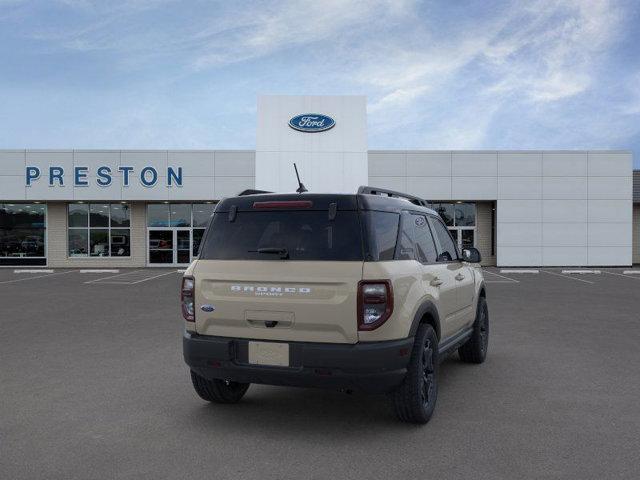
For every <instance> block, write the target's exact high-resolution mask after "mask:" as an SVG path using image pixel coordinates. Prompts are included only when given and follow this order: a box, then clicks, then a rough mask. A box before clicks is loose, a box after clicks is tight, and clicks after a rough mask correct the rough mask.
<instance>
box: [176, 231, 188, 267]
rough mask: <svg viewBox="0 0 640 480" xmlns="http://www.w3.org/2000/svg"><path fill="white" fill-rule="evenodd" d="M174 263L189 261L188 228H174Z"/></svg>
mask: <svg viewBox="0 0 640 480" xmlns="http://www.w3.org/2000/svg"><path fill="white" fill-rule="evenodd" d="M175 233H176V242H175V245H176V252H175V256H176V259H177V260H176V263H178V264H189V263H191V231H190V230H176V232H175Z"/></svg>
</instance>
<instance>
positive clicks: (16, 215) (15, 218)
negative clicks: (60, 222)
mask: <svg viewBox="0 0 640 480" xmlns="http://www.w3.org/2000/svg"><path fill="white" fill-rule="evenodd" d="M45 218H46V206H45V205H41V204H35V203H0V257H16V258H20V257H44V256H45V225H46V220H45Z"/></svg>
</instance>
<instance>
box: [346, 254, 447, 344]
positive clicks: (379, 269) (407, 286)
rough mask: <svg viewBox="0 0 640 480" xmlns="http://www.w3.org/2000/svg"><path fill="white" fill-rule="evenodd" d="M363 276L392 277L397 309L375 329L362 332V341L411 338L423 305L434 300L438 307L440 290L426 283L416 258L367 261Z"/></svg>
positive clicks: (365, 278) (389, 278)
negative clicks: (416, 316) (413, 326)
mask: <svg viewBox="0 0 640 480" xmlns="http://www.w3.org/2000/svg"><path fill="white" fill-rule="evenodd" d="M362 278H363V280H384V279H388V280H391V284H392V286H393V313H392V314H391V317H390V318H389V319H388V320H387V321H386V322H385V323H384V324H382V325H381V326H380V327H378V328H377V329H375V330H371V331H365V332H358V339H359V341H361V342H377V341H384V340H396V339H400V338H407V337H408V336H409V332H410V330H411V325H412V323H413V320H414V318H415V315H416V313H417V311H418V309H419V308H420V306H421V305H422V304H423V303H424V302H426V301H430V302H432V303H434V304H435V306H436V308H438V301H439V299H438V291H437V289H435V288H433V287H431V286H430V285H429V284H428V283H426V284H425V282H424V279H423V272H422V269H421V265H420V263H418V262H417V261H415V260H394V261H389V262H364V266H363V271H362Z"/></svg>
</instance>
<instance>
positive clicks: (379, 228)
mask: <svg viewBox="0 0 640 480" xmlns="http://www.w3.org/2000/svg"><path fill="white" fill-rule="evenodd" d="M365 219H366V222H367V228H368V230H369V250H370V254H371V255H372V256H373V257H374V258H373V259H374V261H384V260H393V255H394V252H395V250H396V240H397V238H398V224H399V222H400V215H399V214H397V213H392V212H377V211H369V212H366V214H365Z"/></svg>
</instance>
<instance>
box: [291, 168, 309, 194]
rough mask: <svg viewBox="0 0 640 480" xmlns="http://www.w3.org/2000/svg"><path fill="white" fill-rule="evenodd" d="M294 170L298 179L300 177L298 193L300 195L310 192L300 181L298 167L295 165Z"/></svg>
mask: <svg viewBox="0 0 640 480" xmlns="http://www.w3.org/2000/svg"><path fill="white" fill-rule="evenodd" d="M293 168H295V170H296V177H298V185H299V187H298V188H297V190H296V192H298V193H304V192H308V191H309V190H307V188H306V187H305V186H304V183H302V182H301V181H300V175H299V174H298V166H297V165H296V164H295V163H294V164H293Z"/></svg>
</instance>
